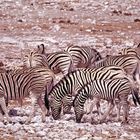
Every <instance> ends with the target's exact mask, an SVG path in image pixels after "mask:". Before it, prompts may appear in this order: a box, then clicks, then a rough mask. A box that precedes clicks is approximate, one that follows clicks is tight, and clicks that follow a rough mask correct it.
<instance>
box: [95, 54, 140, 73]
mask: <svg viewBox="0 0 140 140" xmlns="http://www.w3.org/2000/svg"><path fill="white" fill-rule="evenodd" d="M139 63H140V60H139V58H138V57H137V56H135V55H117V56H108V57H106V58H104V59H103V60H101V61H99V62H97V63H96V64H95V67H96V68H99V67H101V66H109V65H117V66H120V67H122V68H123V69H124V70H125V71H126V72H127V73H129V74H131V75H132V74H133V73H134V71H135V70H136V69H137V68H138V67H137V66H138V65H139Z"/></svg>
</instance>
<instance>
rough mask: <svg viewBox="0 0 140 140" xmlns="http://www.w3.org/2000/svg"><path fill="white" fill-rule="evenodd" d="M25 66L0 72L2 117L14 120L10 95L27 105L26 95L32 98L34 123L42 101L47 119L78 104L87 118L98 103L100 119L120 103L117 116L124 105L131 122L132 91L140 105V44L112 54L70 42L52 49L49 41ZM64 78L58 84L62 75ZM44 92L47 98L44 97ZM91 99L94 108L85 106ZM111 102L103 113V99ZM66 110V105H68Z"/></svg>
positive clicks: (78, 114) (25, 60) (77, 112)
mask: <svg viewBox="0 0 140 140" xmlns="http://www.w3.org/2000/svg"><path fill="white" fill-rule="evenodd" d="M22 60H23V64H24V67H23V68H22V69H15V70H9V71H5V72H1V73H0V120H1V121H4V115H5V116H6V119H7V121H8V122H12V120H11V117H9V114H8V110H7V106H8V101H9V100H17V101H18V102H19V103H20V104H21V105H22V102H23V99H24V98H25V97H30V98H31V105H32V109H31V113H30V116H29V117H28V119H27V121H26V122H27V123H29V122H31V119H32V117H33V116H34V114H35V111H36V109H37V108H36V104H38V105H39V106H40V108H41V110H42V121H43V122H44V121H45V118H46V115H47V114H51V115H52V117H53V118H54V119H55V120H57V119H59V118H60V117H61V115H62V113H61V112H63V114H66V113H70V111H71V107H72V106H73V107H74V112H75V116H76V122H78V123H79V122H81V119H82V117H83V115H84V114H85V113H87V114H88V113H90V114H92V111H93V106H94V105H96V107H97V111H98V114H99V118H100V122H102V121H104V120H105V119H106V117H107V116H108V115H109V114H110V112H111V111H112V110H113V108H114V106H116V107H117V120H120V110H121V107H123V118H122V123H126V122H128V112H129V108H130V107H129V103H128V96H129V95H132V98H133V101H134V103H135V105H137V104H140V99H139V87H140V44H139V45H138V46H137V47H135V48H124V49H122V50H121V52H120V53H119V54H118V55H116V56H111V55H110V56H106V57H104V58H102V56H101V54H100V53H99V52H98V51H97V50H96V49H94V48H92V47H89V46H77V45H69V46H68V47H67V49H66V50H63V51H58V52H53V53H46V48H45V46H44V45H43V44H41V45H38V46H37V48H36V49H34V50H32V51H30V53H28V54H26V55H24V57H23V59H22ZM58 73H62V74H63V77H62V78H61V79H60V80H59V81H58V82H57V83H56V82H55V80H56V74H58ZM42 94H45V95H44V101H43V100H42ZM87 99H90V100H91V101H92V105H91V106H90V107H89V109H88V111H87V112H85V111H84V104H85V102H86V100H87ZM101 99H103V100H107V101H108V109H107V111H106V112H105V113H104V114H103V115H102V114H101V107H100V101H101ZM62 109H63V110H62Z"/></svg>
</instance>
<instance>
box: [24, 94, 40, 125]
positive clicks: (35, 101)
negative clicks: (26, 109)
mask: <svg viewBox="0 0 140 140" xmlns="http://www.w3.org/2000/svg"><path fill="white" fill-rule="evenodd" d="M30 98H31V105H32V109H31V113H30V116H29V117H28V119H27V121H26V123H30V122H31V119H32V118H33V117H34V116H35V109H36V108H35V105H36V104H37V97H36V96H35V94H33V93H32V92H30Z"/></svg>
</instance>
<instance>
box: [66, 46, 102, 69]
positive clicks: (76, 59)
mask: <svg viewBox="0 0 140 140" xmlns="http://www.w3.org/2000/svg"><path fill="white" fill-rule="evenodd" d="M66 51H67V52H68V53H70V54H71V56H72V59H73V65H74V67H75V68H81V67H89V66H90V65H91V64H93V63H94V62H96V61H98V60H100V59H101V55H100V53H99V52H98V51H97V50H95V49H94V48H91V47H89V46H76V45H70V46H68V47H67V49H66Z"/></svg>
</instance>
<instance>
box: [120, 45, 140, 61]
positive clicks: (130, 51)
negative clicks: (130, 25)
mask: <svg viewBox="0 0 140 140" xmlns="http://www.w3.org/2000/svg"><path fill="white" fill-rule="evenodd" d="M139 45H140V44H139ZM126 54H131V55H136V56H138V57H139V59H140V47H137V48H130V47H129V48H123V49H122V50H121V51H120V52H119V55H126Z"/></svg>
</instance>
